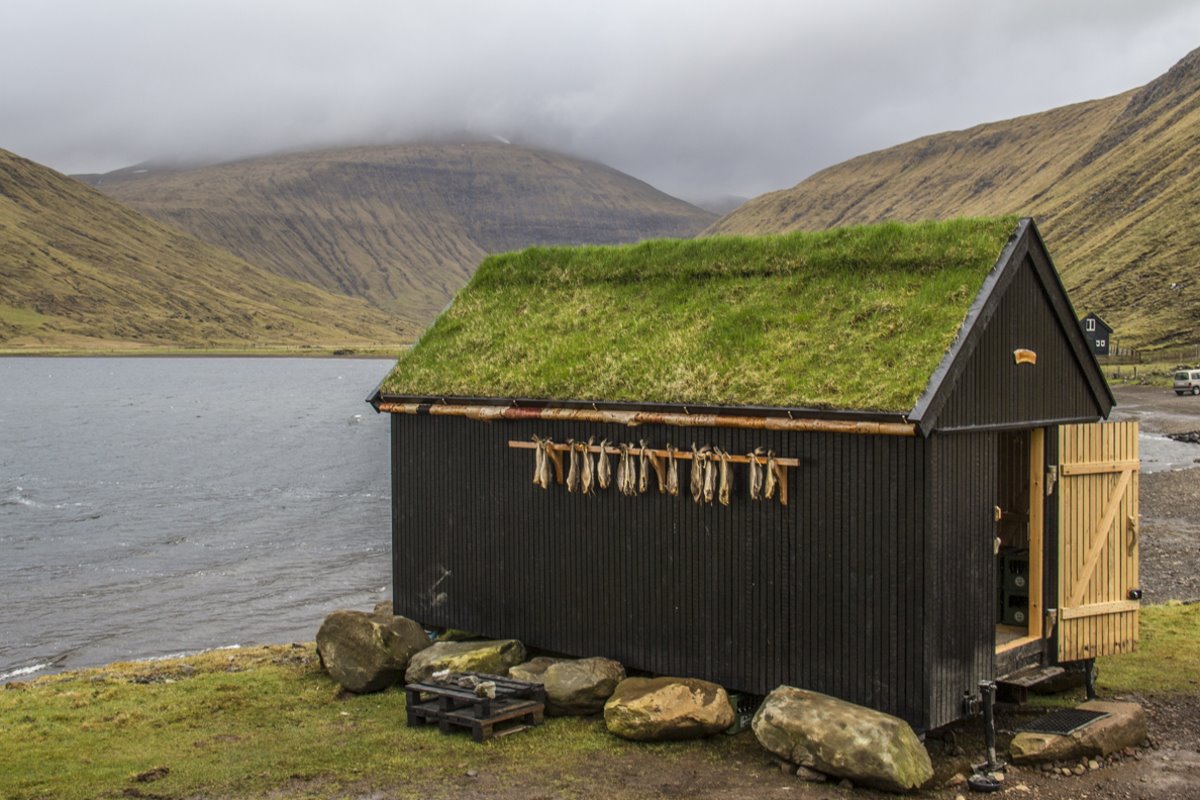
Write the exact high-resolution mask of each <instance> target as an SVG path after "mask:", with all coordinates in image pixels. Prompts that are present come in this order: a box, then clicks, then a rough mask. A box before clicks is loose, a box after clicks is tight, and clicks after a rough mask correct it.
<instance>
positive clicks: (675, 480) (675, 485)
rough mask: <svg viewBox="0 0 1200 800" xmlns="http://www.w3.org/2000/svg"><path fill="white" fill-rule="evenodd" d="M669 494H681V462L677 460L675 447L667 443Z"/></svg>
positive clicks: (674, 495)
mask: <svg viewBox="0 0 1200 800" xmlns="http://www.w3.org/2000/svg"><path fill="white" fill-rule="evenodd" d="M667 494H669V495H671V496H672V497H676V496H678V495H679V462H678V461H676V460H675V448H674V447H671V445H669V444H668V445H667Z"/></svg>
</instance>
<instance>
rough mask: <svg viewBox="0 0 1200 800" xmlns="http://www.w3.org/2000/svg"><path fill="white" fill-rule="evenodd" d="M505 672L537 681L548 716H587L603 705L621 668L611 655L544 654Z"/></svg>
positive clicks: (620, 676)
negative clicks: (576, 656)
mask: <svg viewBox="0 0 1200 800" xmlns="http://www.w3.org/2000/svg"><path fill="white" fill-rule="evenodd" d="M508 676H509V677H510V678H516V679H517V680H522V681H529V682H530V683H540V684H542V686H543V687H545V689H546V713H547V714H550V715H551V716H559V717H565V716H587V715H589V714H596V713H598V712H600V711H602V710H603V709H604V703H605V701H607V700H608V698H609V697H611V696H612V693H613V690H615V689H616V688H617V684H619V683H620V682H621V681H623V680H625V668H624V667H623V666H621V664H620V662H618V661H613V660H612V659H611V658H598V657H597V658H579V659H570V658H546V657H545V656H541V657H538V658H535V659H533V660H532V661H527V662H525V663H524V664H518V665H517V666H515V667H513V668H512V669H511V670H509V673H508Z"/></svg>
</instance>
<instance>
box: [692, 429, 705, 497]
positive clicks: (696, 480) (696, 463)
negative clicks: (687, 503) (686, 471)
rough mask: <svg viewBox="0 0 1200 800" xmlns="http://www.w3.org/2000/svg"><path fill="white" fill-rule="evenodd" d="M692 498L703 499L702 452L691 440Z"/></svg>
mask: <svg viewBox="0 0 1200 800" xmlns="http://www.w3.org/2000/svg"><path fill="white" fill-rule="evenodd" d="M690 488H691V490H692V499H693V500H695V501H696V502H697V503H699V502H700V501H701V500H703V499H704V454H703V453H701V452H700V451H699V450H697V449H696V443H695V442H692V480H691V487H690Z"/></svg>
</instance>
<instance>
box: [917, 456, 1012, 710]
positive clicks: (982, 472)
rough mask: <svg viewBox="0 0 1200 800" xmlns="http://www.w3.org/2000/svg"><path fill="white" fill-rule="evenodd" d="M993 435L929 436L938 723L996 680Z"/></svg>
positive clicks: (930, 587) (932, 675)
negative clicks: (985, 683) (966, 696)
mask: <svg viewBox="0 0 1200 800" xmlns="http://www.w3.org/2000/svg"><path fill="white" fill-rule="evenodd" d="M999 440H1000V434H999V433H996V432H990V433H989V432H978V433H959V434H935V435H933V436H932V437H930V440H929V444H930V455H931V465H932V466H931V470H930V473H931V474H930V493H929V503H930V506H931V508H930V520H931V526H930V540H931V541H930V554H929V562H930V566H929V578H928V582H927V587H926V592H927V593H926V596H925V615H926V617H927V619H928V620H929V623H928V627H927V635H928V638H927V646H928V649H929V656H928V663H929V675H928V678H929V692H930V713H931V719H932V720H933V725H934V726H936V725H941V724H943V723H945V722H949V721H951V720H954V719H958V718H959V717H960V716H962V699H963V693H964V692H968V693H970V694H972V695H974V694H977V693H978V689H979V681H981V680H984V679H987V678H991V677H993V676H994V672H993V658H994V655H995V649H994V648H995V625H996V600H995V598H996V574H995V559H994V555H993V553H994V549H993V548H994V540H995V530H996V528H995V521H994V517H993V511H994V508H995V505H996V502H997V497H998V493H999V485H1000V481H999V458H1000V451H999Z"/></svg>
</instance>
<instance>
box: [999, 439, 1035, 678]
mask: <svg viewBox="0 0 1200 800" xmlns="http://www.w3.org/2000/svg"><path fill="white" fill-rule="evenodd" d="M1045 515H1046V429H1045V428H1033V429H1031V430H1030V431H1029V623H1028V628H1027V630H1026V633H1025V635H1024V636H1022V637H1020V638H1018V639H1013V640H1012V641H1010V642H1005V643H1004V644H1002V645H999V646H998V647H996V648H995V650H996V654H997V655H999V654H1001V653H1007V652H1008V651H1010V650H1016V649H1017V648H1019V647H1023V646H1025V645H1027V644H1030V643H1032V642H1040V641H1041V640H1042V634H1043V617H1044V613H1045V612H1044V609H1045V585H1046V583H1045V565H1046V524H1045ZM993 627H994V626H993Z"/></svg>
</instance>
